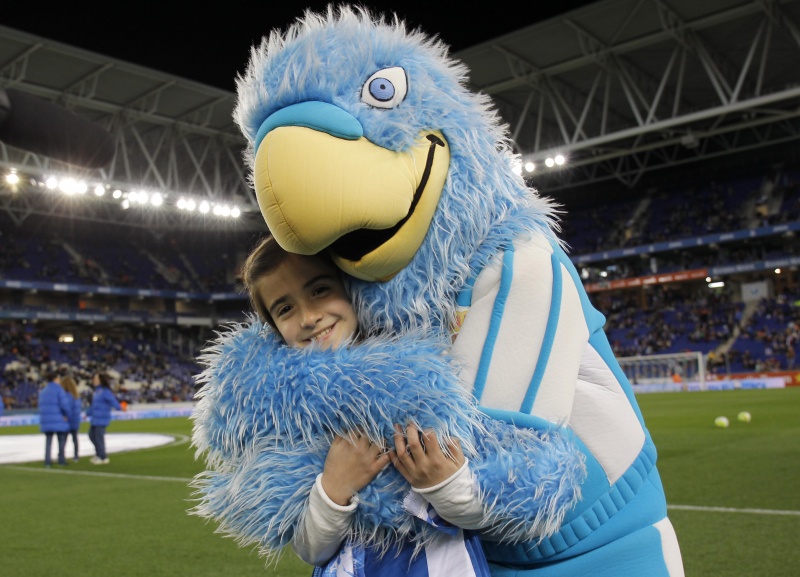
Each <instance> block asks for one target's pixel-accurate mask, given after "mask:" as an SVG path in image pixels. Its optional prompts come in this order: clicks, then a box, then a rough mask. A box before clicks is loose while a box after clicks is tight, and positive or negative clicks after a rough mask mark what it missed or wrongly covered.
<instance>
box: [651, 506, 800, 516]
mask: <svg viewBox="0 0 800 577" xmlns="http://www.w3.org/2000/svg"><path fill="white" fill-rule="evenodd" d="M667 509H668V510H670V509H671V510H675V511H704V512H708V513H745V514H748V515H791V516H800V511H781V510H780V509H735V508H733V507H701V506H699V505H667Z"/></svg>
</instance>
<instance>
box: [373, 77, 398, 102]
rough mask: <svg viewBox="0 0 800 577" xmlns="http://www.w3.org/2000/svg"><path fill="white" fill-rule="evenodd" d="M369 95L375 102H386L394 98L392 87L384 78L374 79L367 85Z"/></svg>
mask: <svg viewBox="0 0 800 577" xmlns="http://www.w3.org/2000/svg"><path fill="white" fill-rule="evenodd" d="M369 93H370V94H372V96H373V97H374V98H375V99H376V100H380V101H381V102H386V101H387V100H391V99H392V97H394V85H393V84H392V83H391V82H389V81H388V80H386V79H385V78H376V79H374V80H373V81H372V82H370V83H369Z"/></svg>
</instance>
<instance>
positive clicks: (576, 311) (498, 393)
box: [453, 236, 589, 423]
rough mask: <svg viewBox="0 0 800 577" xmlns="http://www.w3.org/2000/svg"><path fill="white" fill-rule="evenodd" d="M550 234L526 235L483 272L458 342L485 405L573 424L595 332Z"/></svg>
mask: <svg viewBox="0 0 800 577" xmlns="http://www.w3.org/2000/svg"><path fill="white" fill-rule="evenodd" d="M559 251H560V249H555V250H554V248H553V246H552V245H551V244H550V243H549V242H548V241H547V240H546V239H544V238H543V237H541V236H535V237H534V238H533V239H531V240H527V241H519V242H517V243H515V244H514V245H513V247H512V248H510V249H508V250H506V251H504V252H503V253H502V254H500V255H497V256H496V257H495V258H493V259H492V260H491V262H490V263H489V264H488V265H487V266H486V267H485V268H484V269H483V270H482V271H481V272H480V274H479V275H478V277H477V279H476V281H475V283H474V285H473V289H472V295H471V299H470V300H469V310H468V312H467V314H466V318H465V320H464V322H463V325H462V327H461V330H460V331H459V333H458V336H457V339H456V341H455V343H454V345H453V355H454V357H455V358H457V359H458V360H459V361H460V362H461V363H462V364H464V365H465V370H464V373H462V374H463V375H465V376H466V378H467V380H468V381H471V382H472V390H473V392H474V394H475V397H476V398H477V400H478V403H479V404H480V405H481V406H482V407H487V408H489V409H494V410H498V411H501V412H507V413H508V414H509V419H508V420H511V418H510V415H513V414H519V413H522V414H526V415H536V416H538V417H540V418H543V419H545V420H547V421H550V422H552V423H568V422H569V420H570V417H571V412H572V408H573V400H574V397H575V386H576V383H577V379H578V373H579V369H580V365H581V362H582V356H583V354H584V350H585V349H586V345H587V342H588V338H589V329H588V328H587V323H586V320H585V317H584V313H583V308H582V303H581V297H580V295H579V291H578V288H577V287H576V286H575V283H574V281H573V278H572V277H571V276H570V274H569V273H568V271H567V270H566V268H565V266H564V264H563V263H562V262H561V259H560V254H559Z"/></svg>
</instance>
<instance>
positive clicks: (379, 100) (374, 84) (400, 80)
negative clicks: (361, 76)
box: [361, 66, 408, 108]
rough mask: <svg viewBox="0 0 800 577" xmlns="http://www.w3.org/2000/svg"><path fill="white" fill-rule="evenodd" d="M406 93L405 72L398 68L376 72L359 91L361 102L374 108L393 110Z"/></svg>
mask: <svg viewBox="0 0 800 577" xmlns="http://www.w3.org/2000/svg"><path fill="white" fill-rule="evenodd" d="M407 93H408V77H407V76H406V71H405V70H404V69H402V68H400V67H399V66H393V67H391V68H384V69H382V70H378V71H377V72H376V73H374V74H373V75H372V76H370V77H369V78H368V79H367V81H366V82H365V83H364V87H363V88H362V89H361V100H362V102H365V103H366V104H369V105H370V106H374V107H375V108H394V107H395V106H397V105H398V104H400V103H401V102H402V101H403V100H404V99H405V97H406V94H407Z"/></svg>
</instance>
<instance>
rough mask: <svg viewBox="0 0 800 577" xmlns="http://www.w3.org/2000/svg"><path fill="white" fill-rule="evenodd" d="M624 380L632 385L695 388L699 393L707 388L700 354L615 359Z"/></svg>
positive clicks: (703, 361) (702, 357)
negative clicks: (692, 384) (624, 377)
mask: <svg viewBox="0 0 800 577" xmlns="http://www.w3.org/2000/svg"><path fill="white" fill-rule="evenodd" d="M617 361H618V362H619V365H620V367H622V370H623V372H624V373H625V376H627V377H628V380H629V381H630V382H631V384H632V385H634V389H635V385H674V384H679V385H682V388H684V389H685V388H687V387H688V384H689V383H694V384H696V386H697V387H699V388H700V390H705V388H706V386H705V383H706V363H705V357H704V355H703V353H701V352H699V351H695V352H691V353H672V354H663V355H640V356H635V357H619V358H617Z"/></svg>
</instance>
